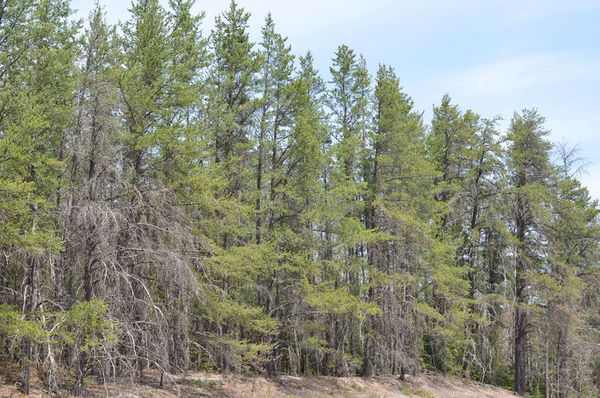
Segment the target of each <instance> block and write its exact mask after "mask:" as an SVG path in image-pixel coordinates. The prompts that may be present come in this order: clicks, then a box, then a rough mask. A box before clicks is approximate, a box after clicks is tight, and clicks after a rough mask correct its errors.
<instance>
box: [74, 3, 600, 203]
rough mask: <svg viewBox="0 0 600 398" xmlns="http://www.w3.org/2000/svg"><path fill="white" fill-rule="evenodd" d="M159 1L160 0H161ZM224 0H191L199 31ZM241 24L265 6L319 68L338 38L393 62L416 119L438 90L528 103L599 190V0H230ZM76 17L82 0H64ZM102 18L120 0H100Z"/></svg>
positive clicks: (118, 12)
mask: <svg viewBox="0 0 600 398" xmlns="http://www.w3.org/2000/svg"><path fill="white" fill-rule="evenodd" d="M163 2H164V3H165V4H166V3H167V0H163ZM228 3H229V2H228V0H221V1H218V0H204V1H202V0H198V1H197V2H196V5H195V9H196V10H197V11H202V10H204V11H205V12H206V19H205V24H204V25H205V32H206V34H208V32H209V31H210V29H211V27H212V25H213V20H214V17H215V16H216V15H217V14H218V13H219V12H221V11H223V10H224V9H226V8H227V6H228ZM238 3H239V4H241V5H242V6H243V7H245V8H246V9H247V10H248V11H250V12H251V13H252V18H251V25H252V26H251V32H252V35H253V37H254V38H255V39H258V37H259V32H260V27H261V26H262V24H263V21H264V17H265V15H266V14H267V12H268V11H271V13H272V14H273V18H274V19H275V22H276V24H277V28H278V30H279V31H280V32H281V33H282V34H284V35H285V36H287V37H288V38H289V39H288V40H289V43H290V44H291V45H292V48H293V50H294V52H295V53H296V54H301V53H304V52H306V51H307V50H311V51H312V52H313V54H314V56H315V59H316V61H317V66H318V67H319V68H320V70H321V71H322V74H323V76H324V77H325V78H328V77H329V76H328V66H329V63H330V60H331V58H332V56H333V53H334V52H335V49H336V47H337V46H338V45H339V44H347V45H349V46H350V47H352V48H353V49H354V50H355V51H356V52H358V53H362V54H363V55H364V56H365V57H366V59H367V63H368V65H369V68H370V69H371V70H372V71H374V70H376V68H377V65H378V64H379V63H386V64H389V65H391V66H393V67H394V68H395V69H396V71H397V73H398V75H399V77H400V79H401V81H402V85H403V86H404V88H405V90H406V92H407V93H408V94H409V95H411V96H412V97H413V99H414V101H415V105H416V107H417V108H418V109H419V110H423V111H425V117H426V119H429V118H430V116H431V108H432V106H433V105H434V104H436V103H438V102H439V100H440V98H441V96H442V94H443V93H445V92H448V93H449V94H450V95H451V97H452V98H453V100H454V102H456V103H457V104H459V105H460V106H461V108H463V109H467V108H470V109H473V110H474V111H476V112H478V113H480V114H481V115H482V116H484V117H493V116H496V115H499V116H502V117H503V118H504V119H505V122H504V125H507V124H508V120H509V119H510V118H511V116H512V114H513V112H514V111H516V110H517V111H518V110H521V109H523V108H530V107H536V108H538V110H539V111H540V113H541V114H543V115H544V116H545V117H546V119H547V124H546V126H547V128H548V129H550V130H551V131H552V133H551V139H552V140H553V141H555V142H566V143H567V144H569V145H576V146H578V147H579V148H580V155H581V156H582V157H584V158H585V159H586V161H587V163H588V165H587V168H586V169H587V172H586V173H585V174H583V175H582V176H581V179H582V180H583V182H584V184H585V185H586V186H588V188H589V189H590V192H591V193H592V196H593V197H595V198H599V199H600V120H599V119H600V1H597V0H595V1H593V0H569V1H552V0H547V1H534V0H502V1H500V0H478V1H475V0H460V1H458V0H420V1H414V0H413V1H409V0H406V1H405V0H302V1H298V0H296V1H287V0H238ZM72 4H73V8H75V9H77V10H78V11H77V14H78V15H79V16H81V17H86V16H87V15H88V13H89V12H90V9H91V7H92V6H93V2H92V1H86V0H74V1H73V3H72ZM101 4H103V5H104V6H105V7H106V9H107V14H108V18H109V20H110V21H111V22H116V21H118V20H124V19H126V18H127V9H128V8H129V5H130V3H128V2H127V1H123V0H121V1H118V0H104V1H102V0H101Z"/></svg>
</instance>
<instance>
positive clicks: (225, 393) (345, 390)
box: [0, 372, 515, 398]
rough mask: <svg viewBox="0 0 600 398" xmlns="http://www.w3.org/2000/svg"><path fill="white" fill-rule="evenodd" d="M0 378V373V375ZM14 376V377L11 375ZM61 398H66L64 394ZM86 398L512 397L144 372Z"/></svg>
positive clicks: (378, 381) (470, 387)
mask: <svg viewBox="0 0 600 398" xmlns="http://www.w3.org/2000/svg"><path fill="white" fill-rule="evenodd" d="M0 374H2V372H0ZM15 376H16V375H15ZM0 381H1V382H3V383H4V384H0V397H2V398H4V397H7V398H8V397H15V398H16V397H22V396H23V395H22V394H20V393H19V392H18V390H17V386H16V383H14V382H13V383H7V380H3V379H2V376H0ZM33 387H34V388H33V391H32V394H30V397H47V396H49V395H48V394H47V393H46V392H45V391H44V390H43V388H42V383H41V382H40V381H39V380H34V383H33ZM59 396H60V397H69V396H70V395H69V394H68V393H67V392H66V391H62V392H61V393H60V394H59ZM88 396H92V397H120V398H175V397H190V398H191V397H223V398H225V397H231V398H242V397H243V398H246V397H256V398H279V397H297V398H325V397H329V398H331V397H349V398H375V397H387V398H405V397H421V398H434V397H436V398H492V397H497V398H508V397H514V396H515V395H514V394H513V393H512V392H510V391H507V390H504V389H501V388H497V387H492V386H488V385H484V384H479V383H475V382H470V381H463V380H458V379H452V378H448V377H443V376H439V375H420V376H416V377H410V376H407V380H406V381H404V382H400V381H399V380H397V379H395V378H390V377H382V378H372V379H362V378H359V377H345V378H334V377H294V376H281V377H278V378H275V379H266V378H264V377H262V376H255V377H253V376H237V375H236V376H228V375H217V374H207V373H189V374H188V375H187V376H185V377H184V376H181V375H178V376H171V377H165V386H164V387H163V388H160V387H159V386H158V375H157V374H156V373H147V374H146V375H145V377H144V385H140V384H133V383H127V382H123V383H119V384H108V385H106V386H102V385H98V384H92V385H90V386H89V388H88Z"/></svg>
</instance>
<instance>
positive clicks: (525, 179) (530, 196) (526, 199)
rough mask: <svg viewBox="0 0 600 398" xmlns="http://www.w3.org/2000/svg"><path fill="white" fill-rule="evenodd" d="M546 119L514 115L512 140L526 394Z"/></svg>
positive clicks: (518, 344) (520, 369)
mask: <svg viewBox="0 0 600 398" xmlns="http://www.w3.org/2000/svg"><path fill="white" fill-rule="evenodd" d="M543 123H544V118H543V117H542V116H540V115H539V114H538V113H537V112H536V111H535V110H524V111H523V112H522V113H521V114H515V115H514V117H513V119H512V121H511V127H510V133H509V136H508V139H509V140H510V147H509V150H508V165H509V170H510V177H511V182H512V191H511V197H512V207H513V208H512V212H513V224H512V231H513V234H514V239H515V242H514V244H515V248H514V250H515V257H514V261H515V269H514V289H515V290H514V291H515V300H516V304H515V310H514V375H515V391H516V392H517V393H519V394H522V393H523V392H524V391H525V389H526V385H527V383H528V381H530V379H529V376H528V373H527V356H526V355H527V352H529V342H528V337H529V331H530V330H531V327H532V323H531V322H532V319H531V317H532V315H531V305H532V299H533V294H534V292H533V291H532V283H533V278H534V275H535V274H536V273H540V272H541V271H542V270H543V269H544V268H545V263H546V259H545V258H544V257H543V256H542V255H541V253H542V252H543V250H544V246H545V241H546V238H545V231H544V224H545V222H546V220H547V217H548V215H547V207H548V203H547V197H548V186H549V178H550V176H551V173H552V168H551V166H550V159H549V151H550V149H551V144H550V142H548V141H547V140H546V138H545V137H546V136H547V135H548V131H547V130H545V129H544V127H543Z"/></svg>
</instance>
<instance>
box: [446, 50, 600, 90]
mask: <svg viewBox="0 0 600 398" xmlns="http://www.w3.org/2000/svg"><path fill="white" fill-rule="evenodd" d="M598 78H600V60H589V59H588V60H586V59H582V57H577V56H574V55H570V54H532V55H524V56H517V57H513V58H508V59H502V60H499V61H495V62H490V63H486V64H483V65H478V66H475V67H471V68H468V69H466V70H463V71H461V72H458V73H454V74H451V75H447V76H444V77H441V78H438V79H436V81H437V84H439V85H446V86H448V88H450V89H456V90H460V91H461V92H466V93H468V94H470V95H475V96H480V97H483V98H486V97H494V96H506V95H511V96H514V95H516V94H519V93H521V92H523V91H526V90H531V89H533V88H536V87H537V88H546V87H548V86H556V85H558V84H563V83H565V82H566V81H569V80H573V81H582V80H589V79H598Z"/></svg>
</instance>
